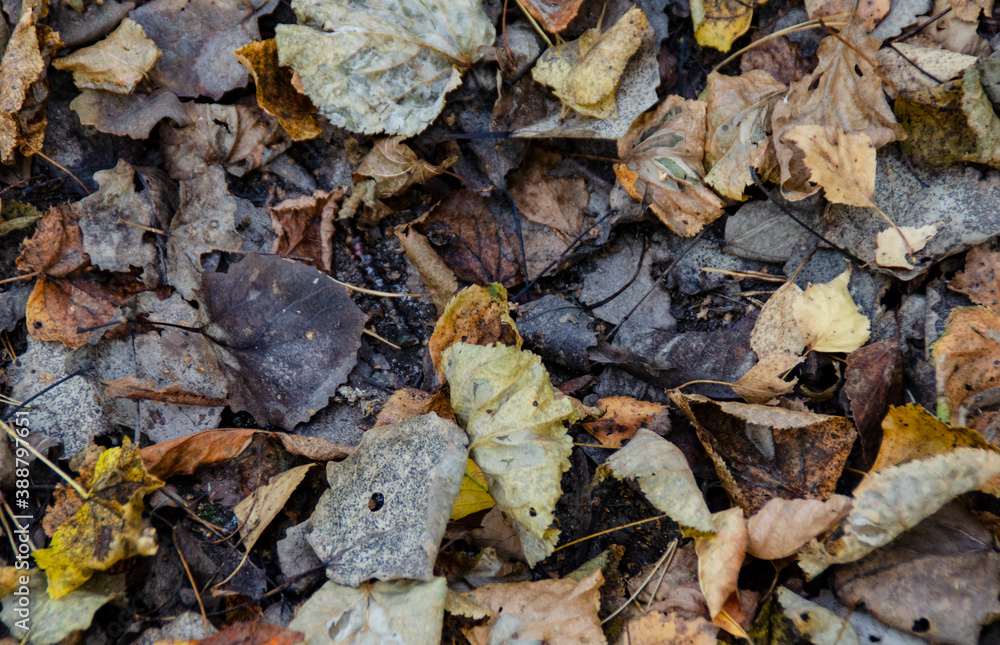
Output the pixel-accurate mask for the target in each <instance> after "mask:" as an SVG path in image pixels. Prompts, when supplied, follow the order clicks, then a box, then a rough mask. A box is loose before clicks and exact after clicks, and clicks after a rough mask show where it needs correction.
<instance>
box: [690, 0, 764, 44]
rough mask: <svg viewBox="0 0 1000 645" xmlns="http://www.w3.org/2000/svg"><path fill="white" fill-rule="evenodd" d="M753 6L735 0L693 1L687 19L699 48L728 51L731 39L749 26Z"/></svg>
mask: <svg viewBox="0 0 1000 645" xmlns="http://www.w3.org/2000/svg"><path fill="white" fill-rule="evenodd" d="M752 19H753V9H752V8H751V7H750V6H748V5H746V4H743V3H741V2H736V0H694V2H692V3H691V20H692V21H693V22H694V37H695V39H696V40H697V41H698V44H699V45H701V46H702V47H712V48H714V49H718V50H719V51H720V52H728V51H729V50H730V48H731V47H732V46H733V41H735V40H736V39H737V38H739V37H740V36H742V35H743V34H745V33H746V32H747V29H749V28H750V21H751V20H752Z"/></svg>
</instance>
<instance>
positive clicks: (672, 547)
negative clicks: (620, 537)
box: [601, 538, 677, 625]
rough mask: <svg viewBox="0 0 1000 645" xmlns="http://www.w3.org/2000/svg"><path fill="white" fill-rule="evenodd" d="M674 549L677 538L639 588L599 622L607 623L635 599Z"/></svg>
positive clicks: (670, 556)
mask: <svg viewBox="0 0 1000 645" xmlns="http://www.w3.org/2000/svg"><path fill="white" fill-rule="evenodd" d="M676 550H677V539H676V538H674V541H673V542H671V543H670V546H668V547H667V550H666V551H664V552H663V555H662V556H660V559H659V560H657V562H656V566H655V567H653V570H652V571H650V572H649V575H648V576H646V579H645V580H643V581H642V584H641V585H639V588H638V589H636V590H635V593H633V594H632V595H631V596H629V599H628V600H626V601H625V604H623V605H622V606H621V607H619V608H618V609H616V610H615V611H614V613H612V614H611V615H610V616H608V617H607V618H605V619H604V620H602V621H601V624H602V625H603V624H605V623H607V622H608V621H609V620H611V619H612V618H614V617H615V616H617V615H618V614H620V613H622V611H623V610H624V609H625V608H626V607H628V606H629V605H631V604H632V601H633V600H635V599H636V597H637V596H638V595H639V594H640V593H642V590H643V589H645V588H646V585H648V584H649V581H650V580H652V579H653V576H654V575H656V572H657V571H659V570H660V567H662V566H663V563H664V562H666V560H667V558H670V559H671V560H673V555H674V552H675V551H676ZM667 566H670V565H669V564H668V565H667Z"/></svg>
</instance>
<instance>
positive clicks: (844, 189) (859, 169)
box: [785, 125, 875, 207]
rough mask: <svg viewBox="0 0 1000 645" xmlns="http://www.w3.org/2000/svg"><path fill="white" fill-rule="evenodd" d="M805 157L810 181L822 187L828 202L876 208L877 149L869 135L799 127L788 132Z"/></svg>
mask: <svg viewBox="0 0 1000 645" xmlns="http://www.w3.org/2000/svg"><path fill="white" fill-rule="evenodd" d="M785 141H788V142H791V143H794V144H795V146H796V147H797V148H798V149H799V150H800V151H801V152H802V154H803V155H804V156H805V158H804V159H803V163H805V165H806V167H807V168H808V169H809V181H810V182H811V183H814V184H817V185H819V186H821V187H822V188H823V190H824V192H825V193H826V198H827V199H828V200H829V201H831V202H834V203H837V204H848V205H849V206H865V207H873V206H874V204H872V195H873V194H874V192H875V146H874V145H873V144H872V140H871V139H870V138H869V137H868V135H866V134H864V133H861V134H852V133H850V132H847V131H845V130H841V129H839V128H836V127H829V128H827V127H823V126H821V125H796V126H792V127H790V128H789V129H788V130H786V131H785Z"/></svg>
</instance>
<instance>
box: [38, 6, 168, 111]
mask: <svg viewBox="0 0 1000 645" xmlns="http://www.w3.org/2000/svg"><path fill="white" fill-rule="evenodd" d="M162 54H163V52H161V51H160V50H159V49H157V47H156V43H154V42H153V41H152V40H150V39H149V38H147V37H146V32H145V31H143V29H142V25H140V24H139V23H137V22H136V21H134V20H132V19H131V18H126V19H125V20H122V22H121V24H120V25H118V28H117V29H115V30H114V31H113V32H111V35H109V36H108V37H107V38H105V39H104V40H102V41H101V42H99V43H97V44H96V45H91V46H90V47H84V48H83V49H78V50H76V51H75V52H73V53H72V54H70V55H69V56H64V57H63V58H57V59H56V60H54V61H53V62H52V66H53V67H55V68H56V69H64V70H69V71H71V72H73V82H74V83H75V84H76V86H77V87H78V88H80V89H81V90H107V91H109V92H115V93H117V94H129V93H130V92H132V90H133V89H135V85H136V83H138V82H139V81H141V80H142V79H143V77H144V76H146V72H148V71H149V70H150V69H152V68H153V65H154V64H155V63H156V59H157V58H159V57H160V56H161V55H162Z"/></svg>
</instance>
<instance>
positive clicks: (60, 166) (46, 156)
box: [28, 146, 90, 195]
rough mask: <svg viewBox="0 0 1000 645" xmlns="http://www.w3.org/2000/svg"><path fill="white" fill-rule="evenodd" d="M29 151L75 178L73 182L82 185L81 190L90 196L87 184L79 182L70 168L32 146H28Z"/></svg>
mask: <svg viewBox="0 0 1000 645" xmlns="http://www.w3.org/2000/svg"><path fill="white" fill-rule="evenodd" d="M28 149H29V150H31V151H32V152H33V153H34V154H36V155H38V156H39V157H41V158H42V159H44V160H45V161H48V162H49V163H50V164H52V165H53V166H55V167H56V168H58V169H59V170H61V171H63V172H64V173H66V174H67V175H69V176H70V177H72V178H73V181H75V182H76V183H78V184H80V188H82V189H83V192H85V193H87V195H90V191H89V190H88V189H87V186H86V184H84V183H83V182H82V181H80V180H79V179H78V178H77V176H76V175H74V174H73V173H72V172H70V171H69V169H68V168H66V167H65V166H63V165H62V164H61V163H59V162H58V161H56V160H55V159H50V158H49V157H48V155H46V154H45V153H44V152H42V151H41V150H35V149H34V148H32V147H31V146H28Z"/></svg>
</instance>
